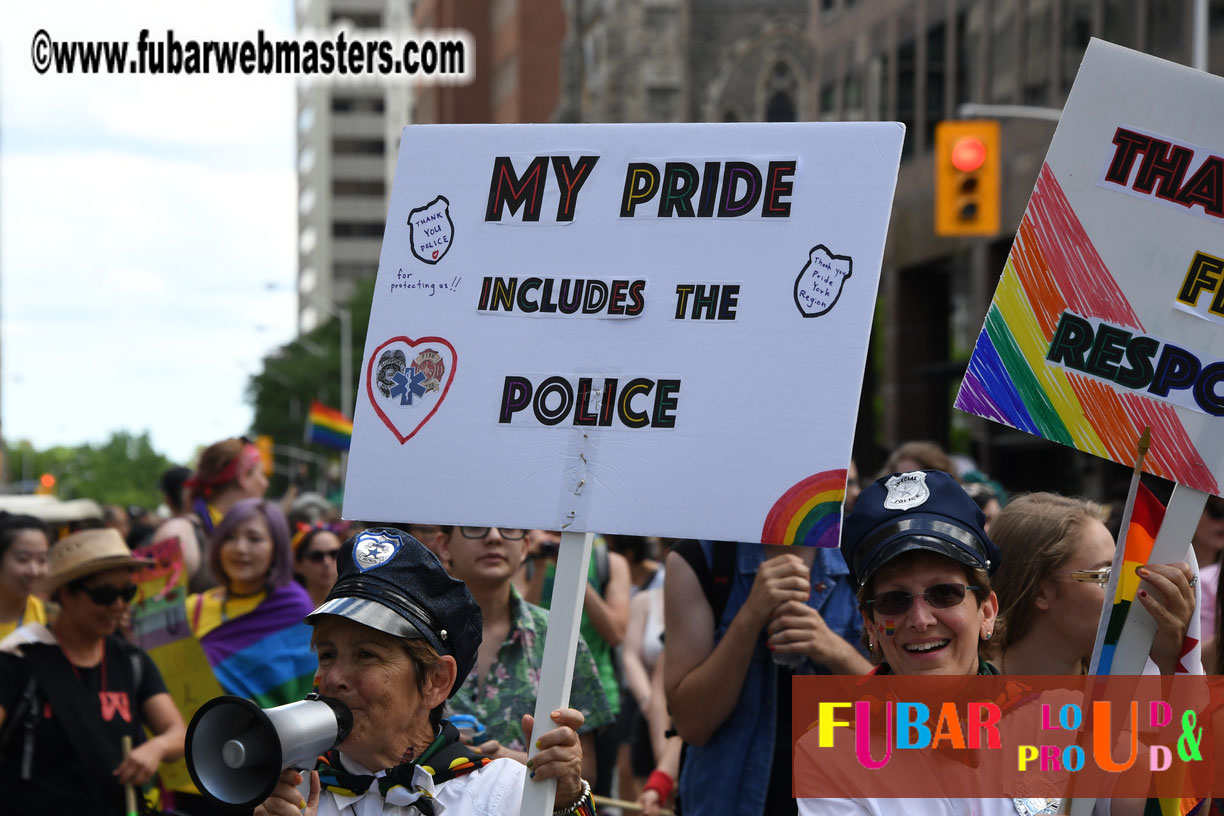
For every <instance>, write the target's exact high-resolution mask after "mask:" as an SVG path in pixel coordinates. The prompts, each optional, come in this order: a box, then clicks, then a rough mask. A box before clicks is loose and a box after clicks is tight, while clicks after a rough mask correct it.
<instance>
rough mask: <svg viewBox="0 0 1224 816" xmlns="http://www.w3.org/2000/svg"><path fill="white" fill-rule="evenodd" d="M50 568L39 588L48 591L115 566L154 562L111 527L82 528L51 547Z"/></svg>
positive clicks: (138, 565) (133, 566)
mask: <svg viewBox="0 0 1224 816" xmlns="http://www.w3.org/2000/svg"><path fill="white" fill-rule="evenodd" d="M49 561H50V568H49V569H48V571H47V576H46V577H45V578H43V580H42V583H41V584H40V588H41V589H42V591H43V592H45V593H47V594H51V593H52V592H54V591H55V590H57V589H59V588H60V587H62V586H63V585H64V584H66V583H68V582H69V581H75V580H76V579H77V578H83V577H84V576H86V575H93V574H94V573H95V572H105V571H106V570H110V569H115V568H116V567H131V568H133V569H135V568H136V567H143V566H145V565H146V564H152V563H154V562H153V560H152V559H149V558H137V557H135V556H133V555H132V551H131V550H129V549H128V548H127V545H126V544H124V543H123V537H122V536H120V535H119V533H118V532H117V531H116V530H114V529H112V528H110V527H103V528H100V529H97V530H81V531H80V532H79V533H73V534H72V535H70V536H68V537H66V538H63V539H60V540H59V541H57V542H55V544H54V545H53V546H52V547H51V552H50V554H49Z"/></svg>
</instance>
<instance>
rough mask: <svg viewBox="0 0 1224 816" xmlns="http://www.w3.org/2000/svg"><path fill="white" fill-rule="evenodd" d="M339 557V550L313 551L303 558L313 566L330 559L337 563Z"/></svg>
mask: <svg viewBox="0 0 1224 816" xmlns="http://www.w3.org/2000/svg"><path fill="white" fill-rule="evenodd" d="M339 555H340V551H339V550H311V551H310V552H308V553H306V555H304V556H302V557H303V558H305V559H306V560H307V561H309V562H310V563H312V564H322V563H323V562H324V561H327V560H329V559H330V560H332V561H335V560H336V558H338V557H339Z"/></svg>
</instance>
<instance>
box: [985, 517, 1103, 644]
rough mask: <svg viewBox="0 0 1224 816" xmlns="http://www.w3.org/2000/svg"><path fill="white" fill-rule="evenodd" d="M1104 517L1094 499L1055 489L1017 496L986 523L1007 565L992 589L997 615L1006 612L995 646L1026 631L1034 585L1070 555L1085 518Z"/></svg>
mask: <svg viewBox="0 0 1224 816" xmlns="http://www.w3.org/2000/svg"><path fill="white" fill-rule="evenodd" d="M1104 519H1105V511H1104V508H1102V507H1101V505H1099V504H1097V503H1096V502H1092V501H1088V500H1087V499H1080V498H1072V497H1070V496H1060V495H1059V494H1057V493H1028V494H1025V495H1023V496H1017V497H1016V498H1014V499H1012V500H1011V501H1010V502H1008V504H1007V507H1005V508H1003V510H1002V511H1000V513H999V515H998V516H997V517H996V518H995V520H994V524H992V525H991V526H990V537H991V538H992V539H994V543H995V544H997V545H998V547H999V551H1000V552H1001V553H1002V555H1003V559H1002V560H1003V563H1004V564H1006V565H1007V567H1006V569H1003V570H1001V571H1000V572H999V580H998V585H997V586H996V587H995V591H996V592H997V593H998V595H999V610H1000V614H1002V615H1006V616H1007V632H1006V635H1005V637H1003V638H1002V639H1001V640H1000V641H999V642H998V646H997V648H999V649H1005V648H1007V646H1008V645H1010V644H1012V643H1015V642H1017V641H1019V640H1020V639H1022V638H1023V637H1024V636H1025V634H1027V633H1028V631H1029V629H1030V628H1031V627H1032V624H1033V620H1034V617H1033V610H1034V609H1035V607H1034V605H1033V599H1034V598H1035V597H1036V596H1037V590H1038V585H1039V584H1040V583H1041V581H1042V579H1044V578H1047V577H1049V576H1050V575H1052V574H1054V572H1055V570H1057V569H1058V568H1059V567H1061V566H1062V565H1063V564H1065V563H1066V562H1067V560H1068V559H1070V558H1071V556H1072V555H1073V554H1074V553H1075V545H1076V544H1077V543H1078V542H1079V540H1080V538H1081V536H1083V534H1084V530H1085V528H1086V527H1087V526H1088V524H1089V522H1092V521H1101V522H1103V521H1104Z"/></svg>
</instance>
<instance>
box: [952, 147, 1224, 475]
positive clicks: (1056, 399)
mask: <svg viewBox="0 0 1224 816" xmlns="http://www.w3.org/2000/svg"><path fill="white" fill-rule="evenodd" d="M1068 310H1069V311H1071V312H1074V313H1075V314H1078V315H1082V316H1087V317H1094V318H1099V319H1101V320H1103V321H1108V322H1109V323H1111V324H1113V325H1116V326H1122V327H1126V328H1129V329H1132V330H1134V331H1136V332H1142V331H1143V325H1142V324H1141V323H1140V321H1139V317H1138V315H1136V314H1135V311H1134V309H1132V308H1131V304H1130V303H1129V302H1128V301H1127V299H1126V296H1125V295H1124V294H1123V293H1122V290H1121V289H1120V288H1119V287H1118V284H1117V282H1116V281H1115V280H1114V278H1113V276H1112V275H1111V274H1110V272H1109V270H1108V269H1107V268H1106V266H1105V262H1104V261H1103V260H1102V258H1101V256H1100V255H1099V254H1098V253H1097V250H1096V248H1095V247H1094V246H1093V244H1092V241H1091V239H1090V238H1089V237H1088V234H1087V232H1085V230H1084V227H1083V225H1082V224H1081V223H1080V221H1079V219H1078V218H1077V217H1076V215H1075V211H1074V210H1073V209H1072V208H1071V204H1070V202H1069V201H1068V200H1067V197H1066V195H1065V194H1064V193H1063V190H1062V187H1061V186H1059V183H1058V180H1057V179H1056V178H1055V177H1054V173H1053V171H1052V170H1051V169H1050V166H1049V165H1048V164H1047V165H1044V166H1043V167H1042V169H1041V175H1040V176H1039V177H1038V178H1037V185H1036V187H1035V188H1034V189H1033V196H1032V198H1031V199H1030V200H1029V205H1028V208H1027V209H1026V210H1025V212H1024V218H1023V219H1022V220H1021V222H1020V229H1019V231H1018V232H1017V233H1016V240H1015V243H1014V244H1013V245H1012V250H1011V254H1010V255H1008V258H1007V264H1006V266H1005V267H1004V269H1003V276H1002V277H1001V278H1000V279H999V288H998V289H997V290H996V291H995V296H994V301H993V302H992V303H991V305H990V311H989V312H988V313H987V315H986V323H985V325H984V326H983V327H982V332H981V334H980V335H978V340H977V345H976V346H975V347H974V349H973V357H972V358H971V359H970V360H969V369H968V371H966V373H965V379H964V382H962V383H961V387H960V393H959V394H957V397H956V407H957V408H959V409H961V410H962V411H967V412H969V413H971V414H976V415H978V416H980V417H985V418H986V419H992V420H994V421H995V422H1000V423H1002V424H1004V425H1010V426H1011V427H1013V428H1017V429H1019V430H1022V431H1026V432H1028V433H1031V434H1036V435H1037V436H1041V437H1044V438H1045V439H1050V440H1053V441H1055V442H1061V443H1062V444H1064V445H1070V446H1071V447H1074V448H1077V449H1079V450H1082V451H1084V452H1086V453H1091V454H1093V455H1094V456H1100V457H1103V458H1106V459H1111V460H1113V461H1114V462H1118V463H1120V464H1124V465H1127V466H1129V465H1130V464H1131V462H1132V461H1133V459H1134V448H1135V441H1136V440H1137V439H1138V438H1139V436H1140V434H1141V433H1142V432H1143V429H1144V427H1146V426H1150V427H1151V428H1152V447H1151V449H1150V451H1149V453H1148V456H1147V458H1146V460H1145V461H1144V469H1145V470H1147V471H1149V472H1150V473H1154V474H1156V475H1157V476H1161V477H1164V478H1166V479H1171V480H1172V481H1175V482H1178V483H1180V484H1185V485H1187V486H1189V487H1192V488H1194V489H1196V490H1202V491H1206V492H1208V493H1219V492H1220V488H1219V485H1218V484H1217V482H1216V479H1215V477H1214V476H1213V475H1212V473H1211V469H1210V468H1208V467H1207V465H1206V463H1204V462H1203V459H1202V457H1201V456H1200V455H1199V452H1198V449H1197V448H1196V447H1195V445H1194V443H1193V442H1192V441H1191V440H1190V437H1189V435H1188V434H1187V433H1186V429H1185V427H1184V426H1183V425H1182V422H1181V420H1180V419H1179V418H1178V416H1177V413H1176V411H1175V410H1174V408H1173V406H1172V405H1169V404H1168V403H1163V402H1158V401H1156V400H1153V399H1150V398H1148V397H1145V396H1141V395H1140V394H1137V393H1133V392H1129V393H1128V392H1122V391H1118V390H1115V389H1114V388H1111V387H1110V386H1109V385H1108V384H1106V383H1104V382H1102V381H1100V380H1096V379H1092V378H1090V377H1086V376H1083V375H1081V374H1079V373H1077V372H1075V371H1070V370H1067V369H1065V368H1061V367H1058V366H1055V365H1050V364H1048V363H1047V362H1046V359H1045V357H1046V352H1047V350H1048V349H1049V347H1050V342H1051V340H1052V339H1053V337H1054V330H1055V328H1056V327H1057V325H1058V321H1059V318H1060V316H1061V315H1062V313H1063V312H1064V311H1068Z"/></svg>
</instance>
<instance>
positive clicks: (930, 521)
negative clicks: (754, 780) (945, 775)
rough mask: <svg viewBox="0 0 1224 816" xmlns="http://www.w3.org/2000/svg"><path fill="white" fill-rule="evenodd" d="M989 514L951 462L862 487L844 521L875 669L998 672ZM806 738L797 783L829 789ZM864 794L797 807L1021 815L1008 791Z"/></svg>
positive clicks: (844, 814) (847, 814)
mask: <svg viewBox="0 0 1224 816" xmlns="http://www.w3.org/2000/svg"><path fill="white" fill-rule="evenodd" d="M984 521H985V518H984V516H983V515H982V511H981V510H980V509H979V508H978V506H977V504H975V503H974V501H973V499H971V498H970V497H969V495H968V494H966V493H965V491H964V490H963V489H962V488H961V486H960V485H959V484H958V483H957V482H956V480H955V479H954V478H952V477H951V476H950V475H948V474H947V473H944V472H943V471H938V470H922V471H911V472H909V473H895V474H893V475H891V476H887V477H884V478H881V479H879V480H877V481H876V482H875V483H873V484H871V485H869V486H868V487H867V488H866V489H864V490H863V492H862V494H861V495H860V496H859V497H858V501H857V502H855V505H854V510H853V512H851V513H850V514H849V515H848V516H847V517H846V519H845V521H844V523H843V526H842V542H841V549H842V555H843V556H844V557H845V559H846V565H847V566H848V567H849V568H850V577H851V578H852V579H853V580H854V582H855V583H856V584H857V585H858V587H859V592H858V598H859V609H860V610H861V613H862V615H863V623H864V627H863V639H864V641H865V642H866V645H867V648H868V650H869V651H870V652H871V654H872V656H873V657H874V658H875V659H876V660H877V661H879V663H878V665H877V666H876V668H875V670H874V671H873V673H874V674H915V675H918V674H922V675H974V674H998V671H997V670H996V669H995V668H994V666H992V665H991V664H990V663H988V662H987V661H986V659H985V658H986V654H987V647H988V644H989V641H990V639H991V638H992V637H994V636H995V634H996V632H997V631H998V629H999V625H1000V620H999V618H998V610H999V601H998V598H997V597H995V593H994V590H993V589H992V588H991V576H992V575H993V574H994V572H995V571H996V570H997V569H998V568H999V563H1000V557H999V550H998V547H996V546H995V545H994V543H993V542H992V541H991V540H990V537H989V536H988V535H987V534H986V531H985V530H984V529H983V523H984ZM811 733H813V734H815V733H816V732H815V731H813V732H811ZM806 743H807V739H806V738H805V739H801V740H800V741H799V744H798V746H797V748H796V759H795V775H796V779H797V780H798V781H799V784H798V787H799V788H801V789H808V790H812V789H820V788H825V789H828V788H829V785H828V781H827V780H824V781H821V777H820V774H821V773H822V770H821V763H820V762H819V761H818V760H817V758H816V757H817V756H818V755H819V754H812V753H811V751H812V748H810V747H808V746H807V745H806ZM863 793H864V795H863V797H862V798H854V799H800V800H798V802H799V812H800V813H801V814H805V816H812V815H813V814H821V816H834V815H835V816H865V815H866V814H872V815H873V816H874V815H878V816H883V815H884V814H893V813H917V814H923V816H952V815H953V814H958V815H959V814H965V813H974V814H978V816H1015V814H1016V808H1015V805H1014V802H1013V800H1011V799H1005V798H999V799H975V800H972V801H971V802H970V801H966V800H957V799H916V798H915V799H894V798H872V796H871V794H872V791H870V790H865V791H864V792H863ZM879 795H882V792H877V796H879ZM883 795H887V794H883ZM893 795H897V794H896V793H894V794H893ZM901 795H904V794H903V793H902V794H901Z"/></svg>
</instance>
